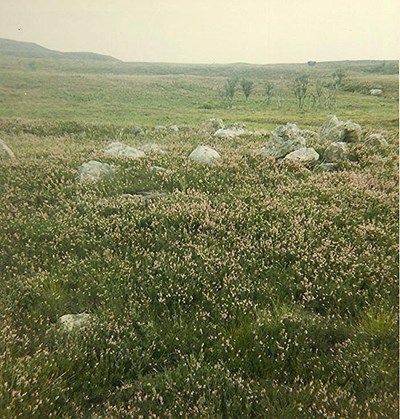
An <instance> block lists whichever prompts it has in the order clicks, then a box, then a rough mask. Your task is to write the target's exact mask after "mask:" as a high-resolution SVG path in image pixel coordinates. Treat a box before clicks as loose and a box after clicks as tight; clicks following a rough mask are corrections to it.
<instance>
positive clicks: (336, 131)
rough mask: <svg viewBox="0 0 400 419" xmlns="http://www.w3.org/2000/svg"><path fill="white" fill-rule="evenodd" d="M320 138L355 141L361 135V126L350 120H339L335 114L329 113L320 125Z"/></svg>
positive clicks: (333, 140)
mask: <svg viewBox="0 0 400 419" xmlns="http://www.w3.org/2000/svg"><path fill="white" fill-rule="evenodd" d="M320 136H321V138H322V139H324V140H327V141H332V142H347V143H351V142H356V141H359V140H360V137H361V127H360V125H358V124H356V123H355V122H352V121H347V122H343V121H340V120H339V119H338V118H337V117H336V115H331V116H329V117H328V119H327V120H326V121H325V122H324V124H323V125H322V127H321V131H320Z"/></svg>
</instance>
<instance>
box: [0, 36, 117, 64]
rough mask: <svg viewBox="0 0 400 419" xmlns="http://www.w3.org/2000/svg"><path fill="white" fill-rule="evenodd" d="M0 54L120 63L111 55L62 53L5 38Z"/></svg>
mask: <svg viewBox="0 0 400 419" xmlns="http://www.w3.org/2000/svg"><path fill="white" fill-rule="evenodd" d="M0 54H2V55H9V56H13V57H23V58H52V59H71V60H95V61H108V62H118V61H119V60H117V59H116V58H114V57H111V56H109V55H102V54H95V53H93V52H60V51H54V50H51V49H48V48H44V47H42V46H40V45H38V44H35V43H33V42H22V41H13V40H11V39H3V38H0Z"/></svg>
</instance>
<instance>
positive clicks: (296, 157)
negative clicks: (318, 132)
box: [283, 147, 319, 163]
mask: <svg viewBox="0 0 400 419" xmlns="http://www.w3.org/2000/svg"><path fill="white" fill-rule="evenodd" d="M318 159H319V154H318V153H317V152H316V151H315V150H314V149H313V148H312V147H310V148H307V147H304V148H299V149H298V150H295V151H292V152H291V153H289V154H287V155H286V156H285V158H284V159H283V161H284V162H286V161H290V162H298V163H313V162H316V161H318Z"/></svg>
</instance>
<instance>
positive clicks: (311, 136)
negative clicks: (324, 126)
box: [302, 129, 319, 142]
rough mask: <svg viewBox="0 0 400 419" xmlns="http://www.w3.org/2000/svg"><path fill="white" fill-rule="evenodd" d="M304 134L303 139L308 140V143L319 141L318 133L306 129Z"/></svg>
mask: <svg viewBox="0 0 400 419" xmlns="http://www.w3.org/2000/svg"><path fill="white" fill-rule="evenodd" d="M302 134H303V137H304V138H305V139H306V142H308V141H318V140H319V134H318V132H315V131H312V130H310V129H304V130H303V131H302Z"/></svg>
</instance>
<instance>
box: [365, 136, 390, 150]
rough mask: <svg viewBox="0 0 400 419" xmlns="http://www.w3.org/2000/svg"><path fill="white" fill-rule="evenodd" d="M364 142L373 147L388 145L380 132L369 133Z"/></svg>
mask: <svg viewBox="0 0 400 419" xmlns="http://www.w3.org/2000/svg"><path fill="white" fill-rule="evenodd" d="M365 142H366V143H367V144H369V145H372V146H375V147H387V146H388V145H389V143H388V142H387V140H386V138H385V137H384V136H383V135H382V134H378V133H375V134H371V135H370V136H369V137H368V138H367V139H366V140H365Z"/></svg>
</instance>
